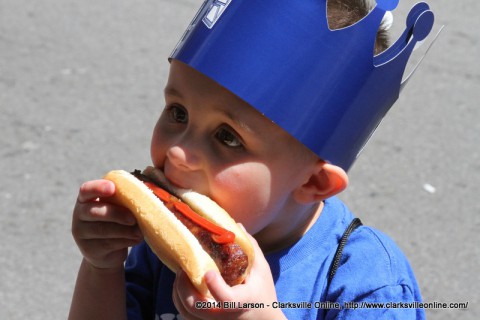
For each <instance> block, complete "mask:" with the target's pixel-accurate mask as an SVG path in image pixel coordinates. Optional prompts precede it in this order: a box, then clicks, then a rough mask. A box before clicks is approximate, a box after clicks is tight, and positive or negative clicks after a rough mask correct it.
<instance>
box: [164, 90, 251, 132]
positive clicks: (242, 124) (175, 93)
mask: <svg viewBox="0 0 480 320" xmlns="http://www.w3.org/2000/svg"><path fill="white" fill-rule="evenodd" d="M163 92H164V94H165V95H168V96H176V97H180V98H181V97H183V95H182V94H181V93H180V92H179V91H178V90H176V89H175V88H173V87H170V86H166V87H165V89H164V90H163ZM216 109H217V108H216ZM217 111H218V112H220V113H222V114H223V115H224V116H225V117H227V118H228V119H230V120H231V121H232V122H234V123H236V124H237V125H238V126H239V127H240V128H242V129H244V130H246V131H248V132H251V133H253V132H254V130H252V128H251V127H250V126H249V125H248V124H246V123H245V122H244V121H241V120H239V119H238V118H236V117H235V116H234V114H233V113H231V112H228V111H227V110H224V109H220V108H218V109H217Z"/></svg>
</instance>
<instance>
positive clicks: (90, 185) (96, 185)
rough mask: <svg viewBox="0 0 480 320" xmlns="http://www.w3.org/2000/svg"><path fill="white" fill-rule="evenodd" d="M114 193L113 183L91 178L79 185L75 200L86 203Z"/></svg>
mask: <svg viewBox="0 0 480 320" xmlns="http://www.w3.org/2000/svg"><path fill="white" fill-rule="evenodd" d="M114 193H115V184H114V183H113V182H112V181H109V180H104V179H102V180H93V181H88V182H85V183H84V184H82V185H81V186H80V191H79V193H78V199H77V201H78V202H79V203H86V202H89V201H92V200H95V199H97V198H103V197H111V196H113V195H114Z"/></svg>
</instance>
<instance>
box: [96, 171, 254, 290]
mask: <svg viewBox="0 0 480 320" xmlns="http://www.w3.org/2000/svg"><path fill="white" fill-rule="evenodd" d="M143 174H144V175H146V176H148V177H149V178H151V179H152V180H154V181H156V182H161V184H162V185H164V186H167V187H168V189H169V190H171V191H173V192H174V193H175V195H177V196H179V197H180V198H182V200H183V201H184V202H185V203H187V204H188V205H190V207H191V208H192V209H193V210H194V211H195V212H197V213H198V214H199V215H201V216H203V217H204V218H206V219H208V220H210V221H212V222H214V223H215V224H216V225H219V226H221V227H223V228H224V229H227V230H229V231H231V232H233V233H234V234H235V243H237V244H238V245H239V246H240V247H241V248H242V249H243V251H244V252H245V254H246V255H247V257H248V267H247V270H246V272H245V273H244V275H243V278H242V279H239V282H241V281H243V279H244V278H245V277H246V276H247V275H248V273H249V271H250V268H251V266H252V264H253V259H254V254H253V247H252V244H251V243H250V240H249V239H248V236H247V235H246V233H245V231H243V230H242V229H241V228H239V226H238V225H237V224H236V223H235V221H234V220H233V219H232V218H231V217H230V216H229V215H228V214H227V212H226V211H225V210H223V209H222V208H221V207H220V206H218V205H217V204H216V203H215V202H214V201H213V200H211V199H210V198H208V197H206V196H204V195H200V194H198V193H196V192H193V191H191V190H184V189H178V188H175V187H173V186H171V185H170V184H169V183H168V181H167V180H166V179H165V176H164V175H163V173H162V172H161V171H160V170H157V169H155V168H153V167H148V168H147V169H146V170H145V171H144V172H143ZM104 178H105V179H107V180H110V181H112V182H113V183H114V184H115V187H116V192H115V195H114V196H113V197H112V201H113V202H115V203H117V204H120V205H122V206H124V207H126V208H128V209H129V210H130V211H131V212H132V213H133V214H134V215H135V217H136V219H137V222H138V225H139V227H140V229H141V230H142V233H143V235H144V237H145V240H146V241H147V243H148V245H149V246H150V248H151V249H152V250H153V252H154V253H155V254H156V255H157V256H158V258H159V259H160V260H162V262H163V263H164V264H165V265H166V266H167V267H168V268H169V269H171V270H172V271H173V272H175V273H176V272H177V271H179V270H180V269H183V270H184V272H185V273H186V274H187V275H188V277H189V278H190V280H191V282H192V284H193V285H194V286H195V287H196V288H197V290H198V291H199V292H200V293H202V294H203V295H205V296H209V295H210V294H209V292H208V288H207V286H206V284H205V281H204V279H203V276H204V275H205V273H206V272H207V271H209V270H215V271H217V272H218V271H219V269H218V267H217V265H216V264H215V262H214V260H213V259H212V258H211V257H210V255H209V254H208V253H207V252H205V250H204V249H203V248H202V246H201V244H200V243H199V241H198V240H197V239H196V238H195V236H194V235H193V234H192V233H191V232H190V231H189V230H188V229H187V227H185V225H183V224H182V223H181V222H180V220H178V219H177V218H176V217H175V215H174V214H173V213H172V212H170V210H169V209H168V208H167V207H166V206H165V205H164V204H163V202H162V201H161V200H160V199H159V198H157V196H155V195H154V194H153V192H152V191H151V190H150V189H149V188H148V187H147V186H146V185H145V184H144V183H143V182H142V181H140V180H139V179H137V178H136V177H135V176H133V175H132V174H130V173H128V172H127V171H124V170H113V171H110V172H108V173H107V174H106V175H105V177H104Z"/></svg>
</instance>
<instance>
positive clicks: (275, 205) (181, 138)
mask: <svg viewBox="0 0 480 320" xmlns="http://www.w3.org/2000/svg"><path fill="white" fill-rule="evenodd" d="M165 102H166V104H165V109H164V110H163V112H162V115H161V117H160V119H159V120H158V122H157V124H156V126H155V130H154V132H153V137H152V144H151V157H152V161H153V163H154V165H155V166H156V167H157V168H160V169H162V170H163V171H164V173H165V176H166V177H167V179H168V180H169V181H171V182H172V183H173V184H174V185H176V186H178V187H181V188H188V189H193V190H195V191H197V192H199V193H203V194H205V195H207V196H209V197H210V198H212V199H213V200H215V201H216V202H217V203H218V204H219V205H220V206H222V207H223V208H224V209H225V210H227V212H229V213H230V215H231V216H232V217H233V218H234V219H235V220H236V221H237V222H241V223H242V224H243V225H244V226H245V228H246V229H247V231H249V232H250V233H251V234H256V233H257V232H259V231H260V230H265V228H267V229H268V227H270V228H271V229H274V230H278V228H279V226H281V225H282V224H287V225H288V218H289V216H288V208H291V202H292V201H294V200H293V199H292V198H293V197H292V191H293V190H294V189H295V188H296V187H297V186H298V185H301V184H302V183H305V181H304V180H305V179H306V177H307V176H308V174H307V172H308V170H310V169H311V166H312V165H313V164H314V163H315V159H316V158H315V156H314V155H313V154H311V153H310V152H309V151H308V150H307V149H306V148H305V147H304V146H303V145H301V144H300V143H299V142H297V141H296V140H295V139H294V138H292V137H291V136H290V135H288V134H287V133H286V132H284V131H283V130H282V129H280V128H279V127H277V126H276V125H274V124H273V123H272V122H271V121H269V120H268V119H267V118H265V117H264V116H262V115H261V114H260V113H259V112H258V111H256V110H255V109H254V108H252V107H251V106H250V105H249V104H247V103H246V102H244V101H242V100H241V99H239V98H238V97H237V96H235V95H233V94H232V93H231V92H229V91H228V90H226V89H224V88H223V87H221V86H220V85H218V84H217V83H216V82H214V81H212V80H211V79H209V78H207V77H205V76H204V75H202V74H201V73H199V72H197V71H196V70H194V69H192V68H190V67H189V66H187V65H185V64H183V63H181V62H179V61H176V60H173V61H172V63H171V66H170V76H169V79H168V83H167V86H166V88H165ZM280 229H281V228H280ZM278 231H280V230H278Z"/></svg>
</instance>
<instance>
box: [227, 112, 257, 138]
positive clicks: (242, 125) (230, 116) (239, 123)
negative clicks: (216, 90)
mask: <svg viewBox="0 0 480 320" xmlns="http://www.w3.org/2000/svg"><path fill="white" fill-rule="evenodd" d="M218 111H219V112H220V113H222V114H223V115H224V116H225V117H227V118H228V119H230V121H232V122H234V123H235V124H236V125H237V126H239V127H240V128H242V129H243V130H245V131H247V132H250V133H254V130H253V129H252V128H251V127H250V126H249V125H248V124H246V123H245V122H244V121H242V120H240V119H238V118H236V117H235V116H234V115H233V114H232V113H231V112H228V111H226V110H223V109H220V110H218Z"/></svg>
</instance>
